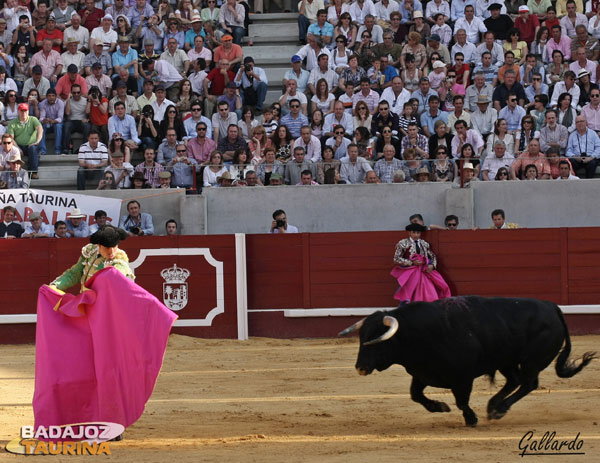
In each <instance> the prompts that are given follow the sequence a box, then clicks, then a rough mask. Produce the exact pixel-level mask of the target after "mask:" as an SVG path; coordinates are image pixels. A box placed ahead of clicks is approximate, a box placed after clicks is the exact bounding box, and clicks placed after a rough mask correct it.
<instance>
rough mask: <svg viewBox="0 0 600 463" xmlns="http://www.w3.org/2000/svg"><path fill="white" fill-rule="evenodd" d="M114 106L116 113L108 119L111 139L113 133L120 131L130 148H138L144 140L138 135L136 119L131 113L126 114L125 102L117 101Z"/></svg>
mask: <svg viewBox="0 0 600 463" xmlns="http://www.w3.org/2000/svg"><path fill="white" fill-rule="evenodd" d="M114 107H115V115H114V116H112V117H111V118H110V119H108V136H109V139H111V140H112V138H113V134H115V133H120V134H121V135H122V136H123V140H125V145H127V146H128V147H129V149H131V150H135V149H137V147H138V146H139V145H140V144H141V143H142V141H141V140H140V139H139V137H138V131H137V127H136V126H135V119H134V118H133V117H132V116H130V115H129V114H125V103H123V102H122V101H117V102H116V103H115V106H114Z"/></svg>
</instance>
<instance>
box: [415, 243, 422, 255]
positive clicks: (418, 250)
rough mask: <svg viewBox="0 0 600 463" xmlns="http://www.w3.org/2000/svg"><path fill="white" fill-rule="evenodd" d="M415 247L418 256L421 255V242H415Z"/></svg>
mask: <svg viewBox="0 0 600 463" xmlns="http://www.w3.org/2000/svg"><path fill="white" fill-rule="evenodd" d="M415 247H416V248H417V254H421V247H420V246H419V240H417V241H415Z"/></svg>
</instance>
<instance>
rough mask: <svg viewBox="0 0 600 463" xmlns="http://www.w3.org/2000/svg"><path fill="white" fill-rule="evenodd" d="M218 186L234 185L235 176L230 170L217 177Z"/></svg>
mask: <svg viewBox="0 0 600 463" xmlns="http://www.w3.org/2000/svg"><path fill="white" fill-rule="evenodd" d="M217 186H219V187H230V186H233V176H232V175H231V174H230V173H229V172H223V175H221V176H219V177H217Z"/></svg>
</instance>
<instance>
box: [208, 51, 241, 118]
mask: <svg viewBox="0 0 600 463" xmlns="http://www.w3.org/2000/svg"><path fill="white" fill-rule="evenodd" d="M228 68H229V62H228V61H227V60H226V59H225V58H222V59H221V60H219V65H218V66H217V67H215V68H214V69H213V70H212V71H210V72H209V73H208V75H207V76H206V78H205V79H204V81H203V82H202V86H203V88H204V97H205V98H204V105H205V106H204V107H205V113H204V114H206V115H207V117H208V116H209V115H212V113H213V110H214V106H215V102H216V101H217V98H218V97H219V96H221V95H223V92H224V91H225V86H226V85H227V84H228V83H229V82H233V79H234V78H235V74H234V73H233V71H232V70H231V69H228ZM209 82H210V83H211V84H210V90H209V88H208V83H209Z"/></svg>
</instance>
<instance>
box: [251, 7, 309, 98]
mask: <svg viewBox="0 0 600 463" xmlns="http://www.w3.org/2000/svg"><path fill="white" fill-rule="evenodd" d="M250 19H251V20H252V24H250V26H249V31H248V34H249V35H248V37H247V39H249V40H250V41H251V42H252V43H253V45H252V46H245V47H243V50H244V56H252V58H254V62H255V64H256V66H259V67H261V68H263V69H264V70H265V72H266V73H267V78H268V79H269V91H268V93H267V98H266V100H265V103H267V104H270V103H273V102H275V101H277V100H278V99H279V97H280V96H281V91H282V88H283V87H282V85H281V79H283V75H284V74H285V73H286V71H287V70H288V69H290V59H291V57H292V55H294V54H296V52H297V51H298V50H299V49H300V47H301V45H299V44H298V13H267V14H251V15H250ZM245 43H248V42H245Z"/></svg>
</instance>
